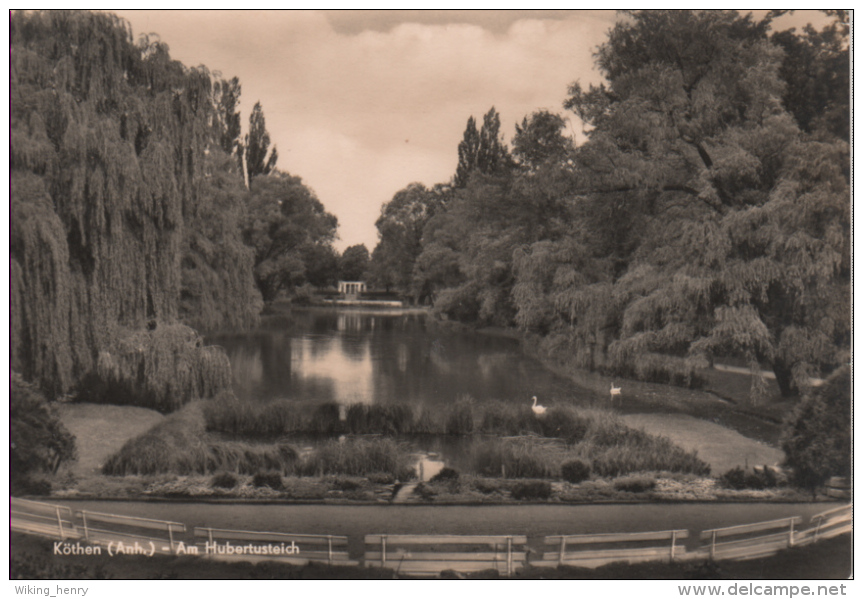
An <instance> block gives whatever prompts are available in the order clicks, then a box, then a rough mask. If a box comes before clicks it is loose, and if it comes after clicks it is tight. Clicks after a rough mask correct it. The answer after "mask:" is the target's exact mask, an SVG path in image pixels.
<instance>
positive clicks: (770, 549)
mask: <svg viewBox="0 0 863 599" xmlns="http://www.w3.org/2000/svg"><path fill="white" fill-rule="evenodd" d="M802 521H803V519H802V518H800V517H798V516H795V517H793V518H783V519H781V520H770V521H768V522H758V523H756V524H744V525H742V526H729V527H727V528H714V529H711V530H705V531H704V532H702V533H701V541H702V543H704V542H705V541H707V544H706V545H702V546H701V547H700V548H699V549H698V552H697V555H698V557H707V558H710V559H711V560H719V559H731V560H744V559H754V558H758V557H766V556H768V555H773V554H774V553H776V552H778V551H779V550H781V549H786V548H788V547H791V546H792V545H794V527H795V526H797V525H799V524H800V523H801V522H802ZM755 533H767V534H758V535H757V536H753V535H754V534H755Z"/></svg>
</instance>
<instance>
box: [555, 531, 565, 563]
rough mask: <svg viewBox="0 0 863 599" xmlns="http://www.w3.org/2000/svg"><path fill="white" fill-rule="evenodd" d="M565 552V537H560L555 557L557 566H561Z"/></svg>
mask: <svg viewBox="0 0 863 599" xmlns="http://www.w3.org/2000/svg"><path fill="white" fill-rule="evenodd" d="M565 551H566V537H565V536H563V535H560V553H559V554H558V556H557V565H558V566H560V565H563V554H564V552H565Z"/></svg>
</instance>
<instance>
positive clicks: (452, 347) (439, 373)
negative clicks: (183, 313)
mask: <svg viewBox="0 0 863 599" xmlns="http://www.w3.org/2000/svg"><path fill="white" fill-rule="evenodd" d="M292 319H293V322H292V323H291V324H283V323H282V324H278V325H277V324H274V322H275V321H274V320H267V319H264V321H263V322H262V325H261V327H259V328H258V329H257V330H255V331H253V332H249V333H238V334H223V335H216V336H213V337H212V338H211V339H209V340H208V342H210V343H214V344H216V345H221V346H222V347H223V348H224V349H225V351H226V352H227V354H228V356H229V357H230V360H231V367H232V370H233V376H234V392H235V393H236V395H237V397H238V398H240V399H241V400H249V401H261V400H263V401H267V400H272V399H291V400H298V401H304V402H306V401H319V402H336V403H339V404H342V405H349V404H353V403H364V404H372V403H379V404H386V403H391V402H399V403H402V402H407V403H410V404H413V405H415V406H419V405H425V406H428V407H432V408H433V407H434V406H440V405H442V404H446V403H450V402H454V401H456V400H458V399H459V398H462V397H464V396H470V397H472V398H473V399H475V400H477V401H485V400H501V401H507V402H510V401H511V402H524V403H526V404H528V403H530V400H531V397H532V396H534V395H536V396H537V397H538V398H539V400H540V402H541V403H545V404H546V405H549V404H551V405H553V404H554V403H555V402H556V401H557V402H566V403H573V402H574V403H590V402H592V401H594V400H595V399H596V398H595V397H594V394H593V393H592V392H590V391H587V390H585V389H582V388H580V387H578V385H576V384H575V383H573V382H571V381H569V380H567V379H565V378H563V377H560V376H557V375H555V374H553V373H551V372H549V371H548V370H547V369H546V368H545V367H544V366H543V365H542V364H541V363H540V362H539V361H537V360H535V359H533V358H531V357H529V356H527V355H525V354H524V352H522V350H521V347H520V344H519V342H518V340H516V339H511V338H506V337H499V336H490V335H481V334H476V333H463V332H454V331H452V330H449V329H447V328H446V327H443V326H441V325H439V324H436V323H434V322H432V321H431V320H430V319H429V318H428V317H427V316H426V315H425V314H418V313H404V312H398V311H374V310H351V309H338V310H337V309H332V310H325V309H309V310H296V311H294V313H293V314H292Z"/></svg>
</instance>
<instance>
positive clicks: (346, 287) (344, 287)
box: [339, 281, 366, 297]
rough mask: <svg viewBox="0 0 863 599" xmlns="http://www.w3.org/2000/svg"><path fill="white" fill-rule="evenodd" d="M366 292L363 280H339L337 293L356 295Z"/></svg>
mask: <svg viewBox="0 0 863 599" xmlns="http://www.w3.org/2000/svg"><path fill="white" fill-rule="evenodd" d="M365 292H366V284H365V282H364V281H339V293H340V294H341V295H347V296H351V297H353V296H357V295H359V294H360V293H365Z"/></svg>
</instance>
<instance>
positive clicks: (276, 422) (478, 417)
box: [203, 395, 626, 443]
mask: <svg viewBox="0 0 863 599" xmlns="http://www.w3.org/2000/svg"><path fill="white" fill-rule="evenodd" d="M203 411H204V418H205V421H206V429H207V430H208V431H211V432H218V433H225V434H229V435H234V436H239V437H254V438H256V439H260V438H262V437H278V436H280V435H286V434H323V435H331V436H335V435H341V434H354V435H368V434H371V435H421V434H447V435H470V434H474V433H484V434H493V435H505V436H514V435H525V434H534V435H539V436H543V437H554V438H558V439H563V440H564V441H566V442H567V443H577V442H579V441H581V440H582V439H584V438H585V436H586V435H587V434H588V432H589V431H590V430H591V426H592V425H593V423H594V421H596V420H597V419H601V418H604V414H605V413H604V412H602V411H599V410H580V409H576V408H575V407H573V406H552V407H550V408H549V410H548V412H546V414H545V415H544V416H543V417H542V418H537V416H536V415H535V414H534V413H533V412H532V411H531V409H530V405H529V404H528V403H527V402H525V403H524V404H513V403H507V402H484V403H478V402H475V401H474V400H473V399H472V398H470V397H469V396H465V397H462V398H460V399H459V400H458V401H456V402H454V403H452V404H448V405H446V406H442V407H441V408H439V409H435V410H430V409H427V408H425V407H423V408H414V407H413V406H410V405H407V404H385V405H377V404H375V405H368V404H352V405H350V406H340V405H339V404H336V403H332V402H330V403H324V404H302V403H297V402H293V401H289V400H277V401H271V402H267V403H258V402H249V401H243V402H240V401H237V400H236V399H235V398H234V397H233V396H230V395H222V396H220V397H218V398H216V399H213V400H211V401H208V402H205V403H204V406H203ZM614 422H615V426H616V427H617V429H621V430H622V429H625V428H626V427H624V426H623V425H622V424H620V423H619V421H617V420H615V421H614Z"/></svg>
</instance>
